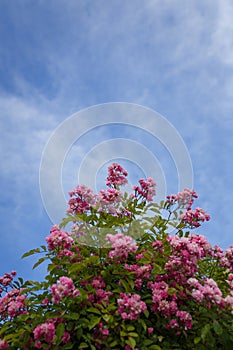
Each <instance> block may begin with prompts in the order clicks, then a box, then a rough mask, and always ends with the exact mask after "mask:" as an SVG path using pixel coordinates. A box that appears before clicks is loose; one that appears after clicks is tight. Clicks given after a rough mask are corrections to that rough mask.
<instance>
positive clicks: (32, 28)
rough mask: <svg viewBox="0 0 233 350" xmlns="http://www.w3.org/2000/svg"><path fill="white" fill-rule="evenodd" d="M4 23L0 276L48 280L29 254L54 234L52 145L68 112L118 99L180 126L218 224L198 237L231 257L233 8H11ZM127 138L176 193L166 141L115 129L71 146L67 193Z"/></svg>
mask: <svg viewBox="0 0 233 350" xmlns="http://www.w3.org/2000/svg"><path fill="white" fill-rule="evenodd" d="M0 17H1V19H0V42H1V45H0V76H1V79H0V130H1V138H0V154H1V172H0V184H1V185H0V186H1V198H0V203H1V207H0V218H1V242H2V249H1V265H0V267H1V269H0V270H1V271H0V275H2V274H3V273H4V272H9V271H11V270H12V269H16V270H17V271H18V273H19V275H22V276H23V277H24V278H40V277H41V276H42V275H43V273H44V267H42V268H41V269H39V270H37V271H32V270H31V266H32V263H33V259H27V260H23V261H22V260H21V259H20V256H21V255H22V254H23V253H24V252H25V251H26V250H29V249H31V248H34V247H37V246H39V245H41V244H44V241H45V238H46V236H47V235H48V233H49V229H50V226H51V221H50V219H49V217H48V215H47V213H46V211H45V209H44V206H43V203H42V199H41V195H40V186H39V169H40V161H41V157H42V153H43V150H44V147H45V145H46V143H47V142H48V140H49V138H50V136H51V134H52V133H53V131H54V130H55V129H56V128H57V127H59V125H60V124H61V123H64V121H65V120H66V119H67V118H68V117H69V116H70V115H72V114H74V113H76V112H78V111H80V110H82V109H84V108H88V107H90V106H93V105H98V104H102V103H109V102H127V103H134V104H139V105H142V106H146V107H148V108H151V109H153V110H155V111H157V112H158V113H160V114H161V115H162V116H164V117H165V118H166V119H167V120H168V122H169V123H171V124H172V125H173V126H174V128H175V129H176V130H177V131H178V132H179V134H180V135H181V137H182V138H183V140H184V142H185V144H186V146H187V149H188V151H189V154H190V157H191V160H192V164H193V171H194V188H195V190H196V191H197V192H198V193H199V200H198V205H199V206H202V207H203V208H205V209H206V211H207V212H208V213H210V215H211V221H210V222H209V223H207V224H206V225H205V226H204V227H203V229H201V230H199V233H203V234H205V235H206V236H207V237H208V239H209V240H210V242H211V243H214V244H215V243H217V244H219V245H220V246H222V247H223V248H227V247H228V246H229V245H230V244H232V243H233V239H232V225H231V220H232V186H233V181H232V170H233V165H232V152H233V138H232V133H233V98H232V95H233V22H232V17H233V4H232V1H230V0H214V1H213V0H206V1H202V0H190V1H186V2H184V1H183V0H173V1H171V0H146V1H143V2H142V1H140V0H134V1H133V0H127V1H123V0H112V1H106V0H105V1H104V0H98V1H88V0H86V1H84V0H83V1H82V0H79V1H77V0H76V1H75V0H69V1H65V0H49V1H44V0H38V1H29V0H15V1H9V0H1V2H0ZM146 126H147V120H145V127H146ZM119 137H124V138H127V139H132V140H137V141H138V142H139V143H142V144H143V145H144V146H145V147H147V149H149V150H151V152H152V153H153V154H154V155H155V156H156V157H157V158H158V159H159V163H160V165H161V168H162V169H163V171H164V173H165V176H166V179H167V180H166V181H167V189H168V191H171V192H175V191H176V190H177V186H176V181H177V174H176V169H175V167H174V164H173V162H172V160H171V159H170V155H169V154H168V152H167V151H166V150H165V149H164V148H163V147H162V146H161V144H160V143H159V142H158V140H155V139H153V140H152V139H151V136H150V135H146V134H143V132H142V131H139V130H137V129H136V128H130V127H129V128H126V127H124V128H123V126H122V125H118V126H115V127H114V126H113V125H112V126H111V125H108V126H105V128H102V129H101V128H96V129H95V130H93V131H91V132H90V133H89V135H88V134H87V135H83V136H82V138H80V140H79V141H77V142H76V143H75V144H74V145H73V147H71V149H70V152H69V153H68V154H67V157H66V159H65V160H64V167H63V183H64V191H65V192H66V191H68V190H69V189H71V188H73V187H74V185H75V183H74V182H75V179H76V177H77V171H78V168H79V165H80V162H81V161H82V159H83V157H84V156H85V154H87V153H88V152H89V151H90V150H91V149H92V147H94V145H95V144H99V143H100V142H103V141H104V140H108V139H111V138H119ZM93 140H95V142H93ZM106 152H107V151H106ZM109 154H110V153H109ZM106 157H108V154H106ZM140 157H141V156H140V154H139V155H138V158H139V163H140V162H141V163H140V164H142V161H143V159H140ZM141 158H142V157H141ZM125 166H127V164H126V163H125ZM129 167H131V169H132V170H133V171H134V172H135V173H138V174H139V177H140V176H141V174H142V172H141V170H140V169H139V168H138V167H136V166H135V165H132V164H131V165H130V164H129ZM102 173H103V169H101V171H100V173H99V174H102ZM97 177H98V179H99V181H100V178H101V176H100V175H98V176H97ZM155 180H156V179H155ZM51 186H52V184H51Z"/></svg>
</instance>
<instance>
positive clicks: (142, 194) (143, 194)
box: [133, 177, 156, 202]
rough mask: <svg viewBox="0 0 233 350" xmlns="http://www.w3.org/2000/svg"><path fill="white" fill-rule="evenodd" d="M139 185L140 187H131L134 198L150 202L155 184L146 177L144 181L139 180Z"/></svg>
mask: <svg viewBox="0 0 233 350" xmlns="http://www.w3.org/2000/svg"><path fill="white" fill-rule="evenodd" d="M139 184H140V186H133V190H134V191H135V195H134V196H135V197H139V198H145V199H146V200H147V201H149V202H151V201H152V200H153V197H154V196H155V194H156V191H155V186H156V183H155V182H154V180H153V179H152V178H151V177H148V178H147V179H146V180H144V179H140V180H139Z"/></svg>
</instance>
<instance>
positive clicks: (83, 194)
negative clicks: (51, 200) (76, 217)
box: [67, 185, 96, 214]
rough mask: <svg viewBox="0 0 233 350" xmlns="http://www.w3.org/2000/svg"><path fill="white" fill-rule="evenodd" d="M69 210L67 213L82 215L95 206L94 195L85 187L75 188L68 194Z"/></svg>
mask: <svg viewBox="0 0 233 350" xmlns="http://www.w3.org/2000/svg"><path fill="white" fill-rule="evenodd" d="M69 195H70V197H73V198H71V199H70V200H69V202H68V205H69V208H68V210H67V213H75V214H83V213H85V212H86V211H88V210H90V208H91V206H94V205H95V204H96V195H95V194H94V193H93V191H92V190H91V189H90V188H89V187H87V186H84V185H82V186H77V187H76V188H75V189H73V190H72V191H70V192H69Z"/></svg>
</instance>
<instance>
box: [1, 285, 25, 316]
mask: <svg viewBox="0 0 233 350" xmlns="http://www.w3.org/2000/svg"><path fill="white" fill-rule="evenodd" d="M21 292H22V290H20V289H12V290H11V291H9V292H8V293H6V294H5V295H4V296H3V297H2V298H1V299H0V319H5V318H7V317H10V318H13V317H15V316H18V315H21V314H23V313H26V312H27V311H26V295H21Z"/></svg>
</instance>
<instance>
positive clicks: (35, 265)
mask: <svg viewBox="0 0 233 350" xmlns="http://www.w3.org/2000/svg"><path fill="white" fill-rule="evenodd" d="M45 260H46V257H43V258H40V259H39V260H38V261H37V262H36V263H35V264H34V265H33V267H32V268H33V269H35V268H36V267H37V266H39V265H40V264H42V262H44V261H45Z"/></svg>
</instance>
